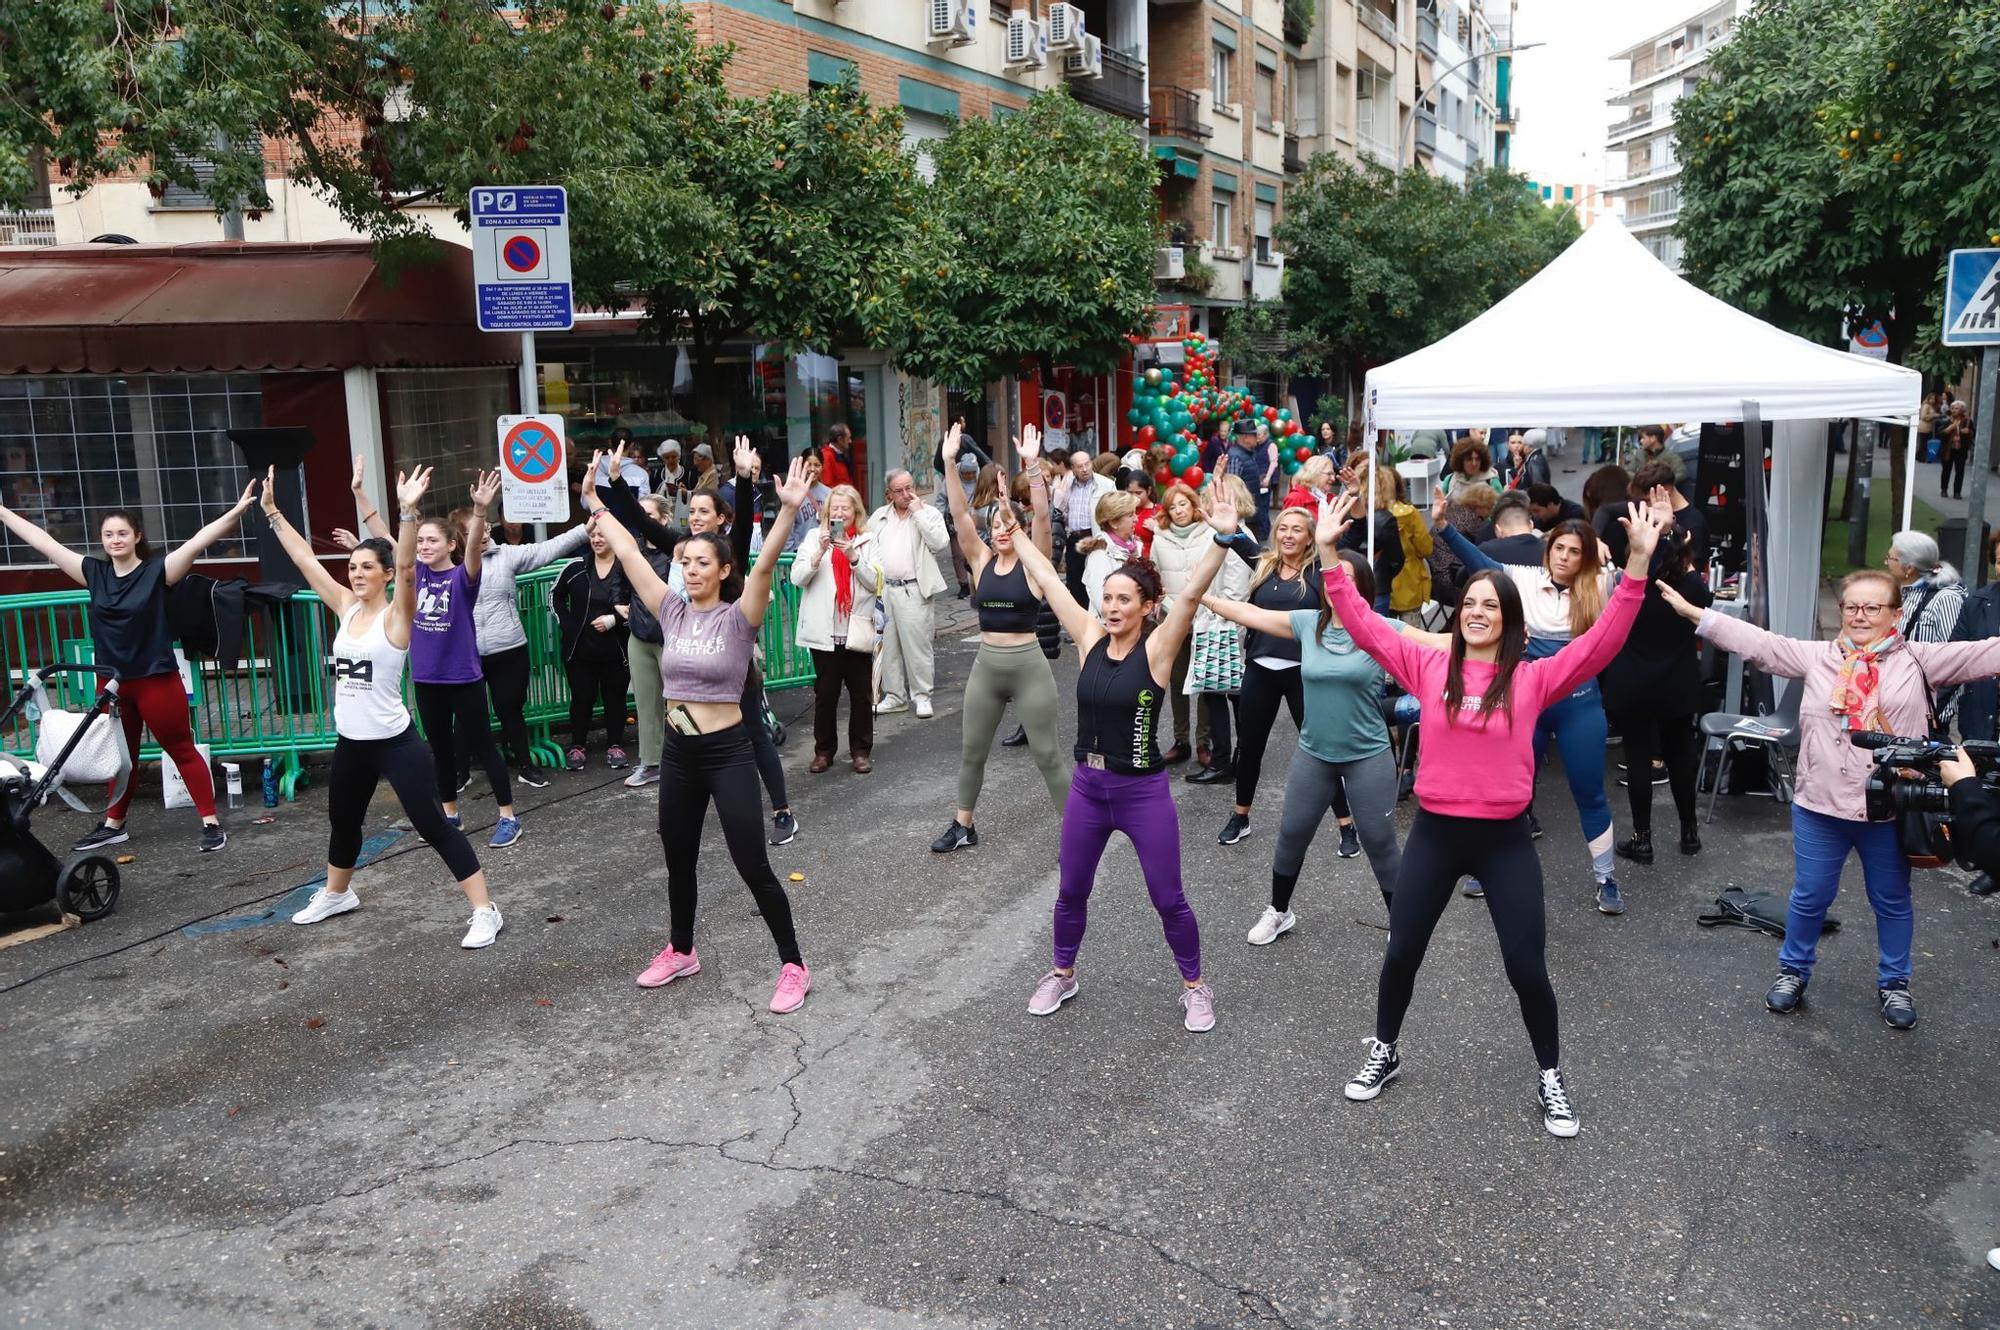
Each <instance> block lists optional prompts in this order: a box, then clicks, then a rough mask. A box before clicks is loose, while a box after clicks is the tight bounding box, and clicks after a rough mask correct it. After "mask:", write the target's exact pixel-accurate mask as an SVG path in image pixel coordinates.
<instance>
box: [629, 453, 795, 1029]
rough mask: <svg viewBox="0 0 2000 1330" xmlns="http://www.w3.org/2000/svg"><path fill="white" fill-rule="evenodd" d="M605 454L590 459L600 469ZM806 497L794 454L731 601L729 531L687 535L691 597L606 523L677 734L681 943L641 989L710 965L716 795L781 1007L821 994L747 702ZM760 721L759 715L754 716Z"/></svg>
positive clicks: (774, 1006) (669, 737)
mask: <svg viewBox="0 0 2000 1330" xmlns="http://www.w3.org/2000/svg"><path fill="white" fill-rule="evenodd" d="M736 450H737V458H738V461H737V470H738V471H739V473H740V472H743V471H746V470H748V466H749V451H750V441H749V440H748V439H743V438H739V439H738V440H737V441H736ZM598 460H599V459H598V458H597V457H593V458H591V459H590V469H591V473H593V474H594V473H595V472H596V470H597V465H598ZM805 497H806V469H805V462H804V461H803V460H801V459H798V458H794V459H793V460H792V466H791V471H790V473H789V474H788V475H787V476H786V478H785V483H784V484H783V485H780V486H779V487H778V500H779V502H780V503H781V504H782V505H783V506H782V507H781V508H779V510H778V516H777V520H776V521H774V522H772V523H771V529H770V530H769V531H766V532H765V533H764V549H763V552H762V553H761V554H760V555H758V557H757V563H756V566H755V567H753V568H751V569H750V572H749V574H748V575H747V576H746V577H745V578H744V579H743V595H742V597H741V598H740V599H738V600H735V601H727V600H724V599H723V598H722V584H723V582H724V581H725V580H727V579H728V577H729V575H730V573H731V571H732V569H731V564H732V561H733V556H732V555H731V554H730V551H729V546H728V545H727V544H726V543H725V542H724V541H723V540H722V539H721V538H720V537H717V536H715V535H710V534H703V535H695V536H689V537H688V538H687V539H686V540H684V541H682V542H681V547H680V555H679V558H680V565H681V576H682V581H683V583H684V584H685V586H686V588H687V598H686V599H685V600H683V599H682V598H681V597H680V596H679V595H676V594H675V593H674V591H673V590H672V589H671V588H670V587H668V585H667V582H666V579H665V578H663V577H661V576H660V575H659V573H657V572H656V571H654V569H653V566H652V565H651V564H650V563H648V562H647V561H646V556H645V555H644V554H642V553H641V552H640V550H639V546H638V544H637V542H635V541H634V540H633V539H632V535H631V533H630V532H628V531H627V530H626V529H625V528H624V527H622V526H620V525H619V524H618V520H617V519H616V518H615V517H613V516H611V514H609V513H606V514H605V515H604V516H603V517H601V518H599V519H598V528H599V529H600V530H601V531H602V532H603V533H604V539H605V540H606V541H607V542H608V543H609V544H610V546H611V548H612V550H613V551H614V552H616V554H617V555H618V562H619V563H620V564H621V565H622V566H623V567H624V569H625V578H626V581H627V583H628V584H629V586H630V588H631V592H632V597H633V601H634V603H636V604H643V605H645V606H646V607H647V608H648V609H650V610H652V611H653V612H654V614H655V615H657V616H658V618H659V621H660V633H661V637H662V639H663V640H662V641H661V644H660V683H661V685H662V689H663V691H664V692H665V694H666V701H667V733H666V743H665V746H664V747H663V748H662V750H661V755H660V841H661V844H662V845H664V846H665V848H666V853H667V913H668V930H669V933H670V940H669V941H668V943H667V946H666V949H665V950H664V951H662V952H660V954H659V955H657V956H655V957H654V958H653V963H652V964H650V965H648V966H647V967H646V969H645V971H644V972H643V973H641V974H640V976H639V986H640V987H641V988H658V987H659V986H660V985H662V984H665V983H668V982H670V981H672V980H674V979H678V978H680V977H682V976H683V975H691V974H694V973H696V972H697V971H698V970H700V969H701V961H700V960H699V959H698V958H697V957H696V956H695V952H694V911H695V901H696V891H695V857H696V854H697V853H698V852H699V851H700V849H701V831H702V824H703V823H704V822H706V821H707V820H708V804H709V801H710V800H711V799H713V800H714V801H715V812H716V816H717V817H718V818H720V819H721V822H722V837H723V840H724V841H725V842H726V843H727V844H728V846H729V857H730V859H731V860H732V861H733V862H734V863H735V865H736V871H737V872H738V873H739V874H741V875H742V878H743V881H744V884H745V885H746V886H748V887H749V888H750V894H751V895H752V896H754V897H756V899H757V912H758V913H759V914H761V915H763V916H764V924H765V926H766V927H768V928H769V929H770V930H771V940H772V941H773V942H775V943H776V944H777V947H778V960H779V962H780V963H781V967H782V968H780V970H779V971H778V988H777V991H776V992H775V993H774V994H772V996H771V1010H772V1011H774V1012H778V1013H780V1014H783V1013H785V1012H790V1011H797V1010H798V1009H799V1007H800V1006H801V1005H802V1004H803V1003H804V1002H805V1000H806V994H807V993H809V992H811V991H812V974H811V972H810V971H808V970H807V969H806V966H805V961H804V960H802V959H801V958H800V956H799V940H798V935H797V934H796V933H795V932H794V931H793V928H792V906H791V902H790V900H789V899H787V897H786V896H785V889H784V888H783V887H781V886H779V885H778V875H777V874H776V873H774V872H772V871H771V859H770V856H769V855H768V854H766V853H765V850H764V827H763V818H762V817H761V816H760V808H761V801H760V800H759V799H758V797H757V764H756V758H755V757H754V755H753V754H752V753H751V750H750V736H749V733H748V731H747V728H746V723H745V719H744V715H743V705H742V701H743V679H744V676H745V675H746V674H748V673H749V669H750V654H751V652H752V650H754V649H755V647H756V645H757V632H758V630H759V629H760V628H762V627H763V626H764V611H765V610H766V609H768V608H769V607H770V604H771V574H772V571H773V570H774V569H776V567H777V565H778V555H779V554H780V553H781V552H782V551H783V550H784V548H785V537H786V536H787V535H789V534H790V533H791V529H792V522H793V519H794V518H795V517H796V516H797V515H798V511H799V504H800V502H801V501H802V500H804V498H805ZM756 723H757V721H756V719H755V718H754V717H753V718H751V719H750V720H749V722H748V724H752V725H754V724H756Z"/></svg>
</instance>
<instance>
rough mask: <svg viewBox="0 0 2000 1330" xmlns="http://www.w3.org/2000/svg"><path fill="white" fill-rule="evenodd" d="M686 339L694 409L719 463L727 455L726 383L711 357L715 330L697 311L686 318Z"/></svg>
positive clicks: (715, 344)
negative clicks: (691, 366)
mask: <svg viewBox="0 0 2000 1330" xmlns="http://www.w3.org/2000/svg"><path fill="white" fill-rule="evenodd" d="M688 331H689V340H690V341H691V342H692V343H693V344H694V413H695V419H697V420H699V421H700V422H701V423H702V425H703V426H704V427H706V429H707V431H708V433H707V435H706V438H705V442H707V444H708V445H709V447H710V448H712V449H714V451H715V464H716V466H718V467H720V466H722V465H723V462H724V459H726V458H727V457H729V455H730V446H729V441H728V439H727V437H726V436H727V433H728V430H729V385H728V384H726V383H724V382H723V381H722V379H721V377H720V376H719V375H718V374H717V373H716V369H715V358H716V354H717V352H718V351H719V350H720V347H719V345H718V343H719V342H720V340H721V339H720V337H719V336H718V334H717V330H716V329H714V328H711V327H710V326H709V323H708V320H707V319H706V318H704V317H703V316H701V315H699V314H697V315H694V316H693V317H692V318H690V319H689V320H688Z"/></svg>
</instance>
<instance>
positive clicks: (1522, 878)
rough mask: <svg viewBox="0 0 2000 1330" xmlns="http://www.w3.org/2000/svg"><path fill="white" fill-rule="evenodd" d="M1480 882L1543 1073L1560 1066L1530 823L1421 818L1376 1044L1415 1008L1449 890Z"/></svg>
mask: <svg viewBox="0 0 2000 1330" xmlns="http://www.w3.org/2000/svg"><path fill="white" fill-rule="evenodd" d="M1462 877H1476V878H1478V879H1479V881H1480V883H1481V885H1483V886H1484V887H1485V888H1486V908H1487V910H1488V911H1489V912H1490V913H1491V914H1492V916H1493V931H1494V932H1495V933H1496V934H1498V935H1499V938H1500V959H1501V960H1502V961H1503V962H1504V963H1505V964H1506V967H1507V982H1508V983H1510V984H1512V985H1513V986H1514V996H1515V997H1517V998H1519V999H1520V1002H1521V1020H1522V1022H1523V1023H1524V1024H1525V1025H1526V1026H1527V1027H1528V1039H1529V1040H1530V1041H1531V1042H1532V1043H1533V1044H1534V1046H1535V1060H1536V1062H1537V1063H1538V1064H1539V1065H1541V1066H1542V1067H1544V1068H1548V1067H1554V1066H1558V1065H1560V1063H1559V1057H1558V1055H1559V1053H1560V1051H1561V1046H1560V1043H1559V1041H1558V1040H1557V1037H1556V990H1555V988H1554V986H1553V985H1551V984H1550V983H1549V964H1548V920H1547V918H1546V917H1545V915H1544V914H1543V912H1542V864H1541V861H1540V860H1539V859H1537V858H1536V857H1535V846H1534V842H1533V841H1531V840H1529V839H1528V822H1527V818H1526V817H1515V818H1508V819H1507V820H1506V821H1504V822H1503V821H1494V820H1492V819H1490V818H1478V817H1446V816H1444V815H1443V814H1441V813H1433V812H1431V811H1430V810H1429V809H1427V808H1423V807H1419V808H1418V809H1417V817H1416V821H1415V822H1414V823H1413V824H1412V825H1411V827H1410V835H1409V839H1408V840H1406V841H1405V842H1404V843H1403V871H1402V873H1401V874H1400V875H1399V876H1398V877H1397V879H1396V894H1395V896H1394V897H1393V898H1392V899H1391V901H1390V903H1389V946H1388V949H1387V950H1386V951H1385V952H1384V953H1383V955H1382V978H1381V982H1380V983H1379V985H1378V986H1377V988H1376V992H1375V1037H1376V1038H1377V1039H1380V1040H1381V1041H1383V1042H1384V1043H1391V1044H1392V1043H1394V1042H1396V1037H1397V1035H1399V1034H1400V1033H1402V1029H1403V1013H1404V1012H1406V1011H1408V1010H1409V1008H1410V993H1411V990H1412V989H1414V988H1415V987H1416V980H1417V967H1419V966H1421V965H1422V964H1423V963H1424V952H1425V951H1426V950H1427V949H1428V948H1429V947H1430V944H1431V932H1432V930H1433V929H1435V928H1436V927H1437V921H1438V919H1439V918H1440V917H1441V916H1442V915H1443V914H1444V907H1445V906H1446V905H1447V904H1449V903H1450V901H1451V894H1452V888H1453V887H1455V886H1457V884H1458V880H1459V879H1460V878H1462Z"/></svg>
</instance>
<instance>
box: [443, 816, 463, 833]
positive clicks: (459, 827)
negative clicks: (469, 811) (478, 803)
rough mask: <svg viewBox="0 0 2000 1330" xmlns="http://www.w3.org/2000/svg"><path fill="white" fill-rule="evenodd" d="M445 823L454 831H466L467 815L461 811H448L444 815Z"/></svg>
mask: <svg viewBox="0 0 2000 1330" xmlns="http://www.w3.org/2000/svg"><path fill="white" fill-rule="evenodd" d="M444 824H445V825H446V826H448V827H450V828H451V829H452V830H453V831H464V830H465V817H464V815H463V814H460V813H446V814H445V815H444Z"/></svg>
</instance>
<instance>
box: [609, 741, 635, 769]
mask: <svg viewBox="0 0 2000 1330" xmlns="http://www.w3.org/2000/svg"><path fill="white" fill-rule="evenodd" d="M604 765H605V766H607V767H610V768H611V769H612V770H613V771H623V770H624V769H625V768H626V767H629V766H631V765H632V759H631V758H629V757H627V756H625V750H624V749H622V748H620V747H619V746H618V745H616V744H613V745H612V746H611V747H609V748H607V749H605V750H604Z"/></svg>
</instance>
